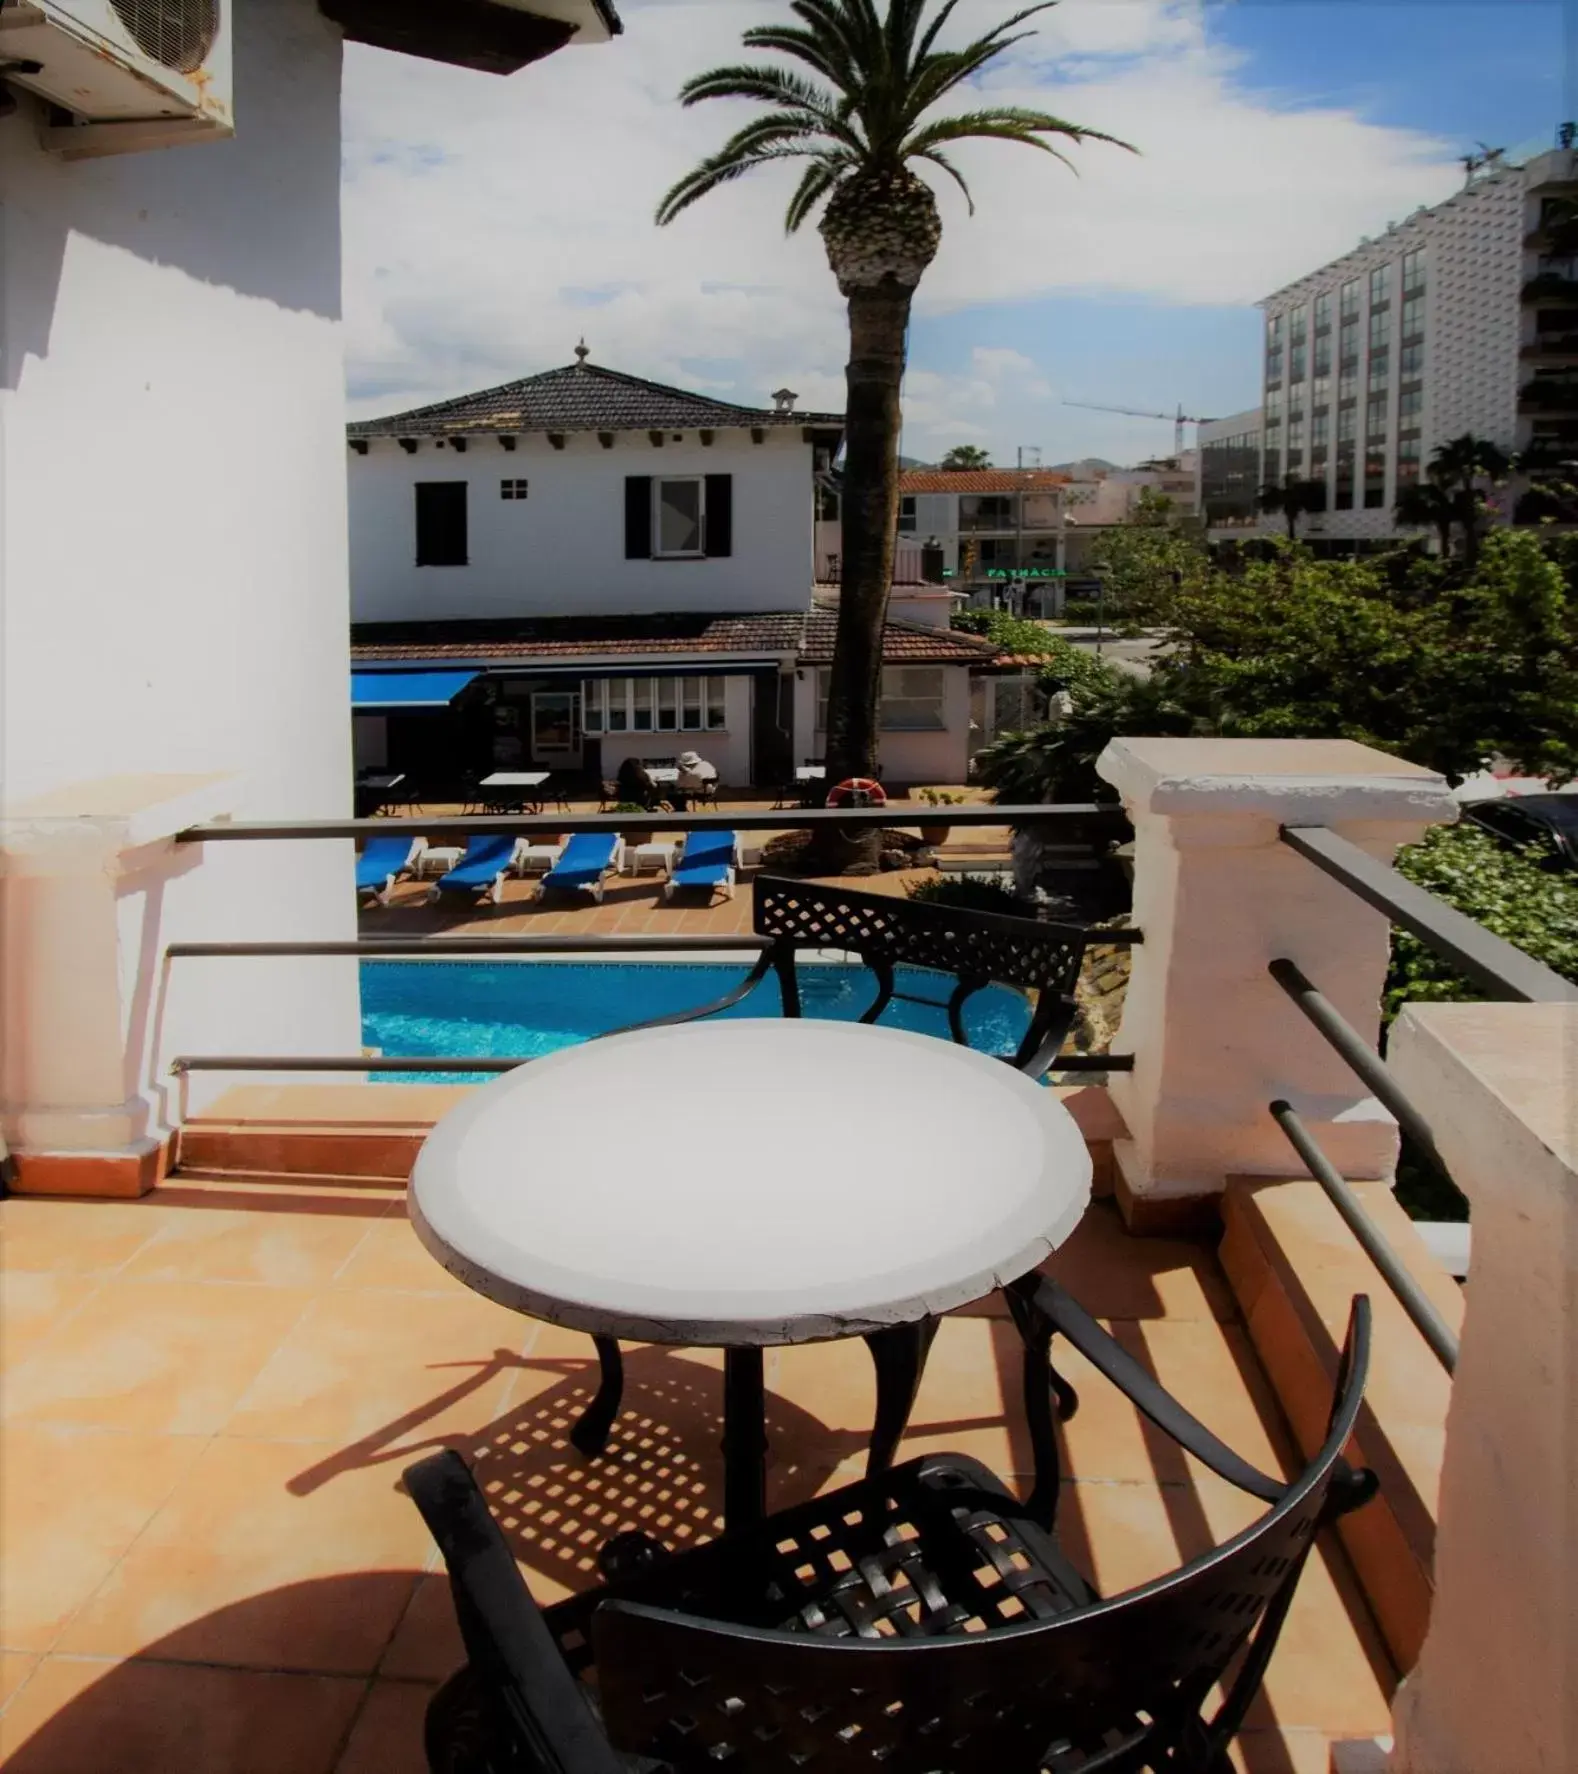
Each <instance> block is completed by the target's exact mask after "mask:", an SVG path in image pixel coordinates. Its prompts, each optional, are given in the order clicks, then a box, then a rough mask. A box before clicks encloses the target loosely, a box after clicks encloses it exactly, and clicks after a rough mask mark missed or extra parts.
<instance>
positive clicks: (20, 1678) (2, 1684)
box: [0, 1651, 41, 1712]
mask: <svg viewBox="0 0 1578 1774" xmlns="http://www.w3.org/2000/svg"><path fill="white" fill-rule="evenodd" d="M40 1661H41V1659H40V1658H39V1657H37V1656H36V1655H35V1654H34V1653H33V1652H31V1651H0V1712H3V1711H4V1710H5V1708H6V1707H7V1706H9V1705H10V1703H11V1702H12V1700H14V1699H15V1698H16V1695H17V1693H18V1692H19V1690H20V1689H21V1687H22V1684H23V1683H24V1682H25V1681H26V1680H27V1678H28V1677H29V1676H30V1675H31V1674H32V1673H33V1671H34V1670H35V1669H37V1668H38V1666H39V1663H40Z"/></svg>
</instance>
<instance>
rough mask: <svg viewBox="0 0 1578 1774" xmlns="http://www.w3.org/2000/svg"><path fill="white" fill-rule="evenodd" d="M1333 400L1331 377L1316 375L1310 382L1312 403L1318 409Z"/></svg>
mask: <svg viewBox="0 0 1578 1774" xmlns="http://www.w3.org/2000/svg"><path fill="white" fill-rule="evenodd" d="M1330 400H1331V377H1330V376H1316V377H1315V379H1314V381H1312V382H1311V383H1310V405H1311V406H1312V407H1314V408H1316V410H1317V411H1318V410H1319V409H1320V408H1321V407H1324V406H1325V405H1326V404H1327V403H1328V402H1329V401H1330Z"/></svg>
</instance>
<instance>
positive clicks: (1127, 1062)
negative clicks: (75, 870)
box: [170, 1053, 1134, 1073]
mask: <svg viewBox="0 0 1578 1774" xmlns="http://www.w3.org/2000/svg"><path fill="white" fill-rule="evenodd" d="M539 1057H540V1056H539V1055H536V1054H530V1053H527V1054H521V1055H519V1056H517V1057H515V1058H508V1057H501V1056H500V1055H498V1054H477V1053H449V1054H410V1055H407V1056H403V1057H402V1056H401V1055H398V1054H376V1055H374V1054H346V1053H283V1054H282V1053H180V1054H177V1055H176V1056H175V1058H174V1059H173V1060H171V1061H170V1070H171V1071H172V1072H175V1073H181V1072H513V1071H514V1070H515V1068H516V1067H517V1066H527V1065H530V1064H531V1062H532V1060H533V1059H536V1058H539ZM1133 1069H1134V1055H1133V1054H1132V1053H1069V1054H1060V1055H1059V1056H1058V1057H1057V1058H1056V1059H1055V1060H1054V1061H1053V1062H1052V1064H1051V1065H1050V1066H1048V1067H1047V1070H1048V1072H1130V1071H1133Z"/></svg>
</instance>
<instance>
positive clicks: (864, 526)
mask: <svg viewBox="0 0 1578 1774" xmlns="http://www.w3.org/2000/svg"><path fill="white" fill-rule="evenodd" d="M913 294H914V291H913V289H912V288H911V287H909V286H907V285H904V284H901V283H898V282H896V281H895V280H894V279H892V278H884V279H883V280H882V282H881V283H879V284H877V285H875V286H871V287H865V288H859V289H856V290H854V291H852V292H851V294H850V297H849V364H848V367H847V369H846V372H845V374H846V376H847V379H848V384H849V398H848V403H847V407H846V411H845V415H844V480H843V510H842V517H843V536H842V548H843V559H842V562H841V563H840V585H839V594H838V630H837V635H836V637H835V640H834V643H833V670H832V676H831V682H830V684H829V687H828V698H827V780H828V783H829V785H831V784H833V783H836V782H842V781H843V780H844V779H845V778H846V777H850V776H874V775H875V774H876V768H877V738H878V729H877V719H878V709H879V703H880V697H881V685H882V627H883V623H884V621H885V619H886V617H887V610H888V593H889V591H890V590H891V588H892V585H893V550H894V538H895V535H896V533H897V528H898V516H899V424H900V415H899V385H900V382H901V381H902V379H903V376H904V350H905V337H906V333H907V331H908V328H909V317H910V300H911V297H912V296H913ZM815 849H816V854H817V856H818V857H819V858H824V857H825V858H826V861H827V863H828V864H829V865H832V864H834V863H837V864H840V865H841V866H842V868H843V869H844V871H845V872H848V871H850V870H853V871H854V872H864V871H866V870H869V869H872V868H874V867H875V866H876V860H877V852H878V849H879V840H878V835H877V833H876V832H875V831H872V832H870V833H868V834H864V835H862V836H859V837H845V836H843V835H842V834H839V833H832V834H830V835H829V840H828V842H827V844H825V845H821V844H819V845H817V846H816V847H815Z"/></svg>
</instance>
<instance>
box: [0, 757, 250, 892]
mask: <svg viewBox="0 0 1578 1774" xmlns="http://www.w3.org/2000/svg"><path fill="white" fill-rule="evenodd" d="M240 797H241V782H240V779H239V778H238V777H236V776H233V775H230V774H199V773H197V772H187V773H184V774H180V775H176V774H168V775H166V774H148V775H137V776H131V775H128V776H101V777H96V778H94V779H93V780H92V781H88V782H73V783H67V784H65V785H63V786H62V787H60V788H57V789H51V790H49V791H48V792H47V793H45V794H41V795H34V796H32V797H31V798H30V799H28V800H24V801H18V802H15V803H13V804H11V805H10V806H8V807H6V808H5V812H4V817H3V818H0V861H3V864H4V867H5V869H6V871H7V872H8V873H12V874H35V873H41V874H54V873H56V872H67V873H69V872H73V871H74V870H75V869H77V868H83V867H87V868H93V867H97V866H102V865H105V864H108V865H110V866H113V864H114V862H115V860H116V859H118V858H121V857H124V856H127V855H129V854H130V853H132V852H134V851H136V850H138V849H140V848H141V847H143V846H144V845H147V844H156V843H158V842H160V841H161V840H162V839H167V838H172V837H174V836H175V834H176V833H177V832H179V831H184V830H185V829H186V828H187V827H188V826H190V825H200V824H202V823H204V822H205V821H207V820H213V819H222V818H225V817H226V816H227V815H229V814H232V813H234V812H235V810H236V808H237V806H238V805H239V804H240Z"/></svg>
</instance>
